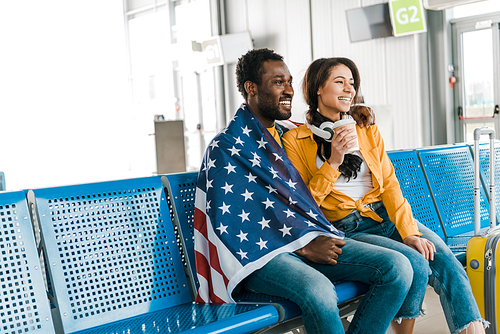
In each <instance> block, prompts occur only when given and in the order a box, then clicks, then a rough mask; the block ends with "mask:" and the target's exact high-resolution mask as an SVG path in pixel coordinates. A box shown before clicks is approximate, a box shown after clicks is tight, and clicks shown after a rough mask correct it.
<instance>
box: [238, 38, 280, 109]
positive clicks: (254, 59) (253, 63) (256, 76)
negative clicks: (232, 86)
mask: <svg viewBox="0 0 500 334" xmlns="http://www.w3.org/2000/svg"><path fill="white" fill-rule="evenodd" d="M268 60H278V61H283V56H281V55H279V54H277V53H275V52H274V51H273V50H269V49H266V48H263V49H255V50H250V51H248V52H247V53H246V54H245V55H243V56H241V58H240V59H238V64H236V83H237V85H238V90H239V92H240V93H241V95H243V98H244V99H245V101H246V100H247V97H248V93H247V91H246V90H245V82H247V81H251V82H253V83H255V84H257V85H260V84H261V83H262V65H263V63H264V62H265V61H268Z"/></svg>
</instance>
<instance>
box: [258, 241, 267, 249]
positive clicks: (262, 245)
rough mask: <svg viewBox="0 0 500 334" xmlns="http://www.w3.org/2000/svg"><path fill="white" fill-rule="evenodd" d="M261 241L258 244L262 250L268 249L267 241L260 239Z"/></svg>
mask: <svg viewBox="0 0 500 334" xmlns="http://www.w3.org/2000/svg"><path fill="white" fill-rule="evenodd" d="M259 239H260V240H259V242H256V244H257V245H259V247H260V250H262V248H265V249H267V246H266V244H267V240H266V241H264V240H262V238H259Z"/></svg>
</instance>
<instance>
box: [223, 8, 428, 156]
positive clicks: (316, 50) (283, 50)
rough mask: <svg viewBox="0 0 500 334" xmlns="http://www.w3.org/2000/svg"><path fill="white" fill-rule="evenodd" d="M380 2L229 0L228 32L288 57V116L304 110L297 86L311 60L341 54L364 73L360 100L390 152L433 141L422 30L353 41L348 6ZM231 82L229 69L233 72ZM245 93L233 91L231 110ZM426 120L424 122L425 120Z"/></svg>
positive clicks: (296, 117)
mask: <svg viewBox="0 0 500 334" xmlns="http://www.w3.org/2000/svg"><path fill="white" fill-rule="evenodd" d="M382 2H386V1H378V0H362V1H361V0H335V1H330V0H250V1H249V0H226V1H225V2H224V3H225V10H226V27H227V33H235V32H240V31H243V30H246V29H248V30H250V32H251V34H252V37H253V39H254V43H255V47H256V48H259V47H268V48H271V49H274V50H275V51H276V52H278V53H280V54H282V55H283V56H284V57H285V61H286V63H287V65H288V66H289V68H290V72H291V73H292V75H293V77H294V87H295V97H294V102H293V115H292V119H294V120H298V121H301V120H303V119H304V118H303V116H304V111H305V110H307V106H306V105H305V103H304V101H303V98H302V94H301V92H300V90H301V89H300V86H301V81H302V77H303V74H304V72H305V70H306V69H307V66H308V65H309V64H310V63H311V61H312V60H313V59H317V58H320V57H332V56H344V57H349V58H351V59H353V60H354V61H355V62H356V63H357V65H358V67H359V70H360V72H361V78H362V84H361V87H362V93H363V96H364V98H365V102H366V103H368V104H370V105H372V106H374V109H375V111H376V114H377V124H378V125H379V127H380V129H381V131H382V134H383V136H384V138H385V141H386V148H387V149H397V148H414V147H421V146H424V145H429V144H430V134H429V133H430V132H429V130H428V129H427V128H426V127H427V125H426V126H424V124H429V123H428V122H429V103H428V100H429V97H428V84H427V82H428V79H427V73H428V64H427V33H423V34H418V35H410V36H403V37H398V38H396V37H388V38H381V39H373V40H369V41H362V42H357V43H351V42H350V40H349V35H348V30H347V22H346V14H345V11H346V10H348V9H351V8H357V7H362V6H369V5H373V4H377V3H382ZM230 73H231V74H232V81H231V80H230V81H229V84H230V85H231V84H232V83H234V82H235V78H234V74H233V73H234V71H233V68H231V69H230ZM241 100H242V98H241V96H239V94H238V93H237V92H234V91H232V92H231V101H232V105H231V106H230V108H232V109H235V107H237V105H238V104H239V103H240V102H241ZM424 122H425V123H424Z"/></svg>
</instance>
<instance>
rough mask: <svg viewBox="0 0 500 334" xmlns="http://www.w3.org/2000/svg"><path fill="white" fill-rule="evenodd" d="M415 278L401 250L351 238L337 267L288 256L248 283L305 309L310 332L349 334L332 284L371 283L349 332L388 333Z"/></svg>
mask: <svg viewBox="0 0 500 334" xmlns="http://www.w3.org/2000/svg"><path fill="white" fill-rule="evenodd" d="M412 279H413V269H412V267H411V264H410V262H409V261H408V259H407V258H406V257H405V256H404V255H402V254H400V253H399V252H396V251H393V250H390V249H386V248H383V247H380V246H376V245H371V244H368V243H364V242H360V241H356V240H352V239H349V238H346V245H345V246H344V247H343V248H342V254H341V255H340V256H339V258H338V264H337V265H334V266H332V265H322V264H317V263H313V262H310V261H308V260H306V259H305V258H303V257H300V256H298V255H296V254H294V253H282V254H280V255H277V256H276V257H274V258H273V259H272V260H271V261H269V262H268V263H267V264H266V265H265V266H264V267H263V268H261V269H259V270H256V271H255V272H253V273H252V274H251V275H250V276H248V277H247V279H246V280H245V281H244V285H245V287H246V288H247V289H248V290H250V291H254V292H261V293H266V294H269V295H274V296H280V297H284V298H286V299H289V300H291V301H293V302H295V303H296V304H297V305H298V306H299V307H300V309H301V310H302V318H303V321H304V326H305V328H306V330H307V333H309V334H314V333H317V334H330V333H331V334H340V333H344V329H343V326H342V322H341V320H340V317H339V310H338V307H337V294H336V292H335V286H334V285H333V284H332V282H338V281H359V282H364V283H367V284H369V285H370V289H369V291H368V292H367V293H366V295H365V296H364V297H363V300H362V301H361V303H360V305H359V307H358V309H357V311H356V313H355V316H354V318H353V321H352V323H351V325H350V326H349V329H348V333H359V334H366V333H373V334H377V333H379V334H383V333H385V332H386V330H387V328H388V327H389V324H390V322H391V320H392V319H393V318H394V317H395V315H396V313H397V312H398V311H399V309H400V307H401V305H402V303H403V301H404V299H405V297H406V294H407V293H408V290H409V288H410V286H411V283H412Z"/></svg>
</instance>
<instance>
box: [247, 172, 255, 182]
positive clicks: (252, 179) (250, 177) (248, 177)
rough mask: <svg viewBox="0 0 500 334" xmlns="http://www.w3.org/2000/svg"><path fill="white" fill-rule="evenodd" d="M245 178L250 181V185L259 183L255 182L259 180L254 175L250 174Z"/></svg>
mask: <svg viewBox="0 0 500 334" xmlns="http://www.w3.org/2000/svg"><path fill="white" fill-rule="evenodd" d="M245 177H246V178H247V179H248V183H250V182H255V183H257V181H255V180H256V179H257V176H255V175H252V173H248V175H245Z"/></svg>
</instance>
